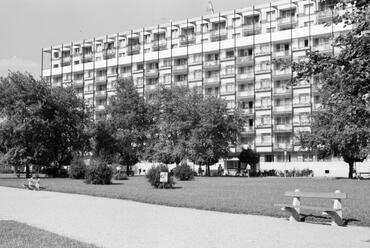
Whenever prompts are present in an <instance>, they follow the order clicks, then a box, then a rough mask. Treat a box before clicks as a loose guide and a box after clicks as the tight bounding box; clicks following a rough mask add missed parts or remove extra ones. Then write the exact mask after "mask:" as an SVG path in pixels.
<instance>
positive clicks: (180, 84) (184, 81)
mask: <svg viewBox="0 0 370 248" xmlns="http://www.w3.org/2000/svg"><path fill="white" fill-rule="evenodd" d="M174 84H175V85H176V86H180V87H186V86H187V84H188V81H187V80H181V81H175V82H174Z"/></svg>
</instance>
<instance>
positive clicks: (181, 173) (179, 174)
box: [173, 163, 194, 181]
mask: <svg viewBox="0 0 370 248" xmlns="http://www.w3.org/2000/svg"><path fill="white" fill-rule="evenodd" d="M173 173H174V175H175V177H176V178H178V179H180V180H181V181H189V180H193V179H194V171H193V170H192V169H191V167H190V166H189V165H188V164H187V163H181V165H178V166H176V167H175V168H174V170H173Z"/></svg>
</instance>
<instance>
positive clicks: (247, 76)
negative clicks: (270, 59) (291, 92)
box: [236, 72, 254, 81]
mask: <svg viewBox="0 0 370 248" xmlns="http://www.w3.org/2000/svg"><path fill="white" fill-rule="evenodd" d="M253 78H254V74H253V72H245V73H242V74H237V75H236V80H237V81H246V80H253Z"/></svg>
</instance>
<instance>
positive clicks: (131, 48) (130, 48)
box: [127, 44, 140, 55]
mask: <svg viewBox="0 0 370 248" xmlns="http://www.w3.org/2000/svg"><path fill="white" fill-rule="evenodd" d="M139 53H140V44H136V45H127V55H135V54H139Z"/></svg>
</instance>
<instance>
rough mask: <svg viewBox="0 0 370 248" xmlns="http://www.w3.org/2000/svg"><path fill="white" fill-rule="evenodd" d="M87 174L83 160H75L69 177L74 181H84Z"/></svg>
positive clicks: (77, 158)
mask: <svg viewBox="0 0 370 248" xmlns="http://www.w3.org/2000/svg"><path fill="white" fill-rule="evenodd" d="M85 174H86V164H85V162H84V161H83V159H82V158H79V157H76V158H73V160H72V162H71V167H70V169H69V177H70V178H72V179H84V178H85Z"/></svg>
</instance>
